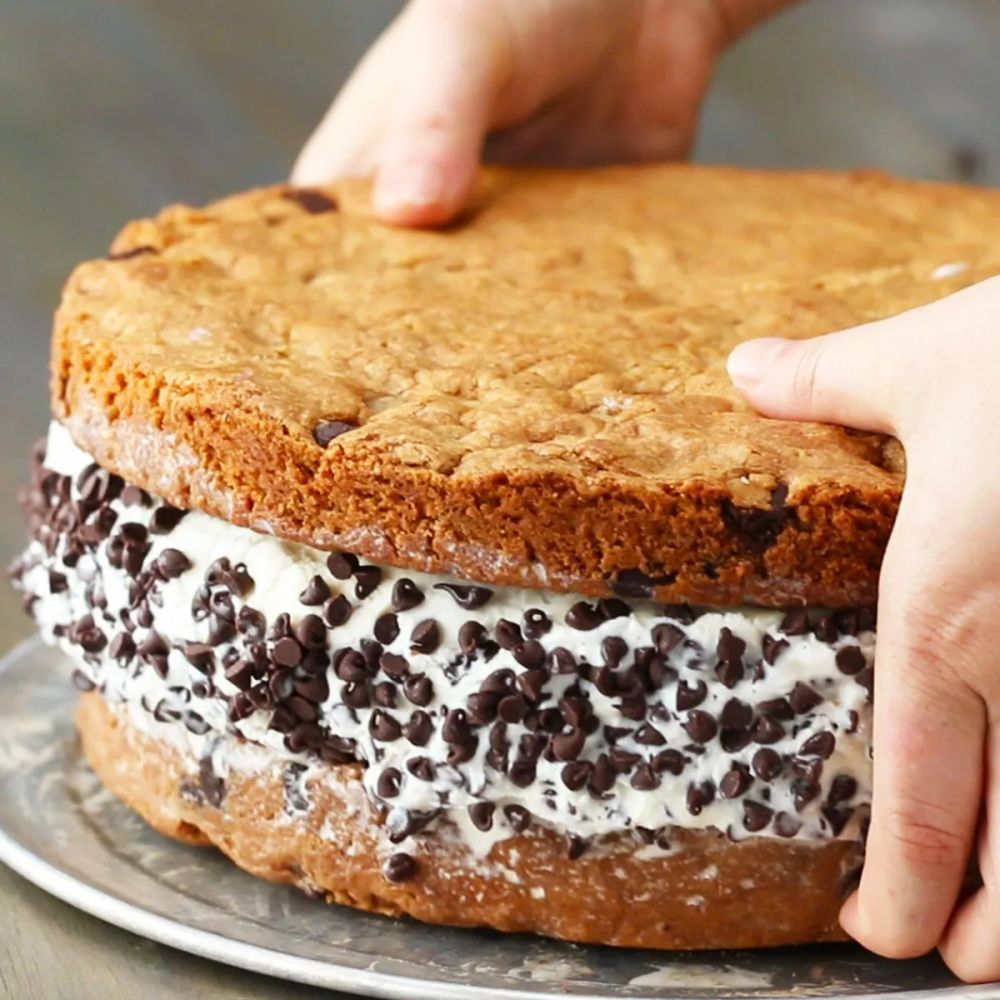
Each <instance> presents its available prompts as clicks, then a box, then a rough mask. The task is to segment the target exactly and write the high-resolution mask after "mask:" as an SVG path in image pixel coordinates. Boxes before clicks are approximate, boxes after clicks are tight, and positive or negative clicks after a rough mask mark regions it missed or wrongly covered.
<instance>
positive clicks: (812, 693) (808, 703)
mask: <svg viewBox="0 0 1000 1000" xmlns="http://www.w3.org/2000/svg"><path fill="white" fill-rule="evenodd" d="M822 701H823V696H822V695H821V694H820V693H819V692H818V691H817V690H816V689H815V688H814V687H811V686H810V685H809V684H806V683H804V682H803V681H798V682H796V684H795V687H793V688H792V693H791V694H790V695H789V696H788V704H789V705H791V707H792V711H793V712H794V713H795V714H796V715H805V714H806V713H807V712H811V711H812V710H813V709H814V708H815V707H816V706H817V705H819V704H821V703H822Z"/></svg>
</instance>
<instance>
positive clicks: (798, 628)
mask: <svg viewBox="0 0 1000 1000" xmlns="http://www.w3.org/2000/svg"><path fill="white" fill-rule="evenodd" d="M778 629H779V630H780V631H781V632H784V633H785V635H806V633H808V631H809V614H808V612H807V611H806V609H805V608H792V609H791V610H790V611H789V612H788V613H787V614H786V615H785V617H784V618H782V619H781V624H780V625H779V626H778Z"/></svg>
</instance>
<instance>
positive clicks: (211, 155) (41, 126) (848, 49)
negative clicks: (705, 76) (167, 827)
mask: <svg viewBox="0 0 1000 1000" xmlns="http://www.w3.org/2000/svg"><path fill="white" fill-rule="evenodd" d="M397 7H398V4H397V3H396V2H393V0H282V2H281V3H276V2H274V0H127V2H123V0H3V2H2V4H0V561H2V563H5V562H6V561H7V557H9V556H12V555H13V554H14V552H15V550H16V548H17V546H18V544H19V540H20V534H21V526H20V522H19V518H18V516H17V514H16V512H15V510H14V502H13V495H14V491H15V489H16V486H17V484H18V482H19V480H20V479H21V477H22V474H23V470H24V468H25V465H26V455H27V452H28V446H29V442H30V441H32V440H33V439H34V438H36V437H38V436H39V435H40V434H41V433H42V432H43V430H44V427H45V423H46V410H47V403H46V390H45V358H46V352H47V342H46V341H47V333H48V317H49V315H50V313H51V310H52V308H53V306H54V304H55V302H56V297H57V295H58V291H59V286H60V284H61V282H62V280H63V278H64V277H65V275H66V272H67V271H68V270H69V268H70V267H71V266H72V265H73V263H74V262H75V261H77V260H79V259H81V258H83V257H87V256H95V255H98V254H100V253H102V252H103V250H104V248H105V247H106V245H107V242H108V240H109V239H110V237H111V235H112V234H113V233H114V232H115V230H116V229H117V228H118V226H119V225H120V224H121V223H122V222H123V221H124V220H126V219H128V218H129V217H131V216H135V215H140V214H147V213H149V212H151V211H153V210H155V209H156V208H157V207H159V206H160V205H162V204H164V203H165V202H168V201H172V200H178V199H182V200H191V201H195V202H197V201H202V200H205V199H208V198H211V197H214V196H217V195H222V194H225V193H227V192H229V191H232V190H236V189H238V188H241V187H246V186H249V185H252V184H257V183H262V182H268V181H272V180H276V179H279V178H281V177H282V176H283V175H284V174H285V173H286V172H287V170H288V167H289V165H290V163H291V160H292V158H293V156H294V153H295V151H296V148H297V146H298V144H299V143H300V142H301V141H302V140H303V139H304V138H305V136H306V134H307V133H308V131H309V129H310V127H311V126H312V124H313V123H314V122H315V121H316V120H317V119H318V116H319V115H320V114H321V112H322V110H323V108H324V107H325V105H326V104H327V102H328V100H329V99H330V97H331V96H332V94H333V93H334V91H335V89H336V87H337V85H338V84H339V82H340V81H342V80H343V78H344V77H345V75H346V74H347V72H348V71H349V69H350V67H351V65H352V64H353V62H354V60H355V59H356V58H357V57H358V55H359V54H360V52H361V51H363V49H364V47H365V46H366V45H367V43H368V42H369V41H370V39H371V38H372V37H374V35H375V34H376V33H377V32H378V30H379V28H380V27H381V26H382V25H383V24H384V23H385V22H386V21H387V20H388V19H389V17H391V15H392V13H393V12H394V11H395V10H396V9H397ZM442 30H444V26H442ZM997 51H1000V0H947V2H945V0H812V2H810V3H808V4H806V5H804V6H803V7H801V8H800V9H797V10H795V11H793V12H791V13H789V14H785V15H783V16H782V17H780V18H778V19H777V20H775V21H774V22H773V23H771V24H770V25H769V26H767V27H766V28H764V29H762V30H760V31H759V32H757V33H756V34H754V35H753V36H752V37H750V38H749V39H747V40H746V41H745V42H743V43H742V44H741V45H739V46H738V47H737V48H736V49H734V50H733V51H732V52H731V53H730V54H729V55H728V56H727V58H726V59H725V61H724V63H723V65H722V67H721V70H720V72H719V76H718V80H717V84H716V87H715V89H714V91H713V94H712V97H711V99H710V101H709V103H708V107H707V111H706V116H705V121H704V126H703V132H702V138H701V141H700V143H699V148H698V157H699V158H700V159H704V160H716V161H729V162H738V163H744V164H752V165H761V166H815V165H818V166H830V167H851V166H858V165H874V166H880V167H883V168H886V169H889V170H894V171H899V172H902V173H906V174H912V175H916V176H926V177H954V178H962V179H966V180H972V181H980V182H983V183H994V184H995V183H1000V127H998V119H997V113H996V106H997V99H998V97H1000V60H998V59H997V57H996V53H997ZM28 631H29V625H28V622H27V620H26V619H24V618H22V616H21V613H20V609H19V606H18V603H17V600H16V598H15V596H14V595H13V594H12V593H11V592H10V590H9V589H8V588H6V587H5V586H2V585H0V650H2V649H4V648H7V647H8V646H10V645H12V644H13V643H14V641H15V640H17V639H19V638H21V637H22V636H24V635H27V634H28ZM0 898H2V903H0V998H3V1000H8V998H9V1000H35V998H44V1000H49V998H57V1000H62V998H67V1000H70V998H72V1000H89V998H92V997H93V998H102V1000H104V998H108V997H133V996H140V995H141V996H144V997H146V998H148V1000H159V998H161V997H173V996H187V997H190V998H192V1000H198V998H202V997H204V998H208V997H212V998H213V1000H231V998H233V1000H234V998H249V997H274V998H277V997H283V998H289V1000H293V998H294V1000H297V998H300V997H301V998H305V997H315V996H319V995H320V993H319V992H318V991H315V990H309V989H305V988H301V989H300V988H297V987H292V986H290V985H287V984H280V983H276V982H271V981H269V980H266V979H263V978H261V977H257V976H252V975H249V974H244V973H239V972H236V971H233V970H229V969H225V968H223V967H221V966H215V965H213V964H211V963H209V962H205V961H201V960H198V959H194V958H190V957H187V956H183V955H180V954H178V953H175V952H172V951H170V950H169V949H166V948H162V947H159V946H157V945H153V944H149V943H146V942H143V941H141V940H139V939H138V938H136V937H134V936H131V935H129V934H127V933H125V932H122V931H117V930H114V929H112V928H110V927H106V926H104V925H103V924H101V923H99V922H97V921H94V920H92V919H90V918H88V917H85V916H83V915H82V914H78V913H76V912H75V911H73V910H71V909H70V908H69V907H66V906H64V905H63V904H61V903H58V902H56V901H55V900H52V899H49V898H48V897H46V896H45V895H43V894H42V893H40V892H39V891H37V890H35V889H34V888H32V887H30V886H28V885H27V884H25V883H24V882H22V881H21V880H20V879H18V878H17V877H16V876H14V875H12V874H11V873H9V872H6V871H5V870H2V869H0ZM326 995H329V994H326Z"/></svg>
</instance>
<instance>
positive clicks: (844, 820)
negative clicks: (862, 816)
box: [822, 806, 854, 837]
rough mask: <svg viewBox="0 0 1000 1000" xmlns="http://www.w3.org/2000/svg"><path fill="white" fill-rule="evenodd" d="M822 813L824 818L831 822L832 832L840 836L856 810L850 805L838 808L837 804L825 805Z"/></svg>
mask: <svg viewBox="0 0 1000 1000" xmlns="http://www.w3.org/2000/svg"><path fill="white" fill-rule="evenodd" d="M822 813H823V818H824V819H825V820H826V821H827V823H829V824H830V832H831V833H832V834H833V835H834V836H835V837H839V836H840V835H841V834H842V833H843V832H844V827H845V826H847V824H848V823H849V822H850V820H851V817H852V816H853V815H854V810H853V809H851V808H850V807H848V808H846V809H838V808H836V807H835V806H823V809H822Z"/></svg>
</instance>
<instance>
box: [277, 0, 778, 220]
mask: <svg viewBox="0 0 1000 1000" xmlns="http://www.w3.org/2000/svg"><path fill="white" fill-rule="evenodd" d="M791 2H792V0H489V2H483V0H411V3H410V4H409V5H408V6H407V7H406V9H405V10H404V11H403V13H402V14H401V15H400V16H399V17H398V18H397V19H396V21H395V22H393V24H392V25H390V27H389V28H388V29H387V30H386V31H385V33H384V34H383V35H382V36H381V38H379V40H378V41H377V42H376V43H375V45H374V46H373V47H372V48H371V50H370V51H369V52H368V54H367V55H366V56H365V58H364V59H363V60H362V62H361V63H360V65H359V66H358V67H357V69H356V70H355V72H354V74H353V76H352V77H351V78H350V80H348V82H347V84H346V85H345V87H344V89H343V90H342V91H341V93H340V95H339V96H338V97H337V99H336V100H335V101H334V103H333V105H332V106H331V108H330V110H329V112H328V113H327V115H326V117H325V118H324V119H323V121H322V123H321V124H320V125H319V127H318V128H317V129H316V131H315V133H314V134H313V135H312V137H311V138H310V139H309V141H308V142H307V143H306V145H305V147H304V149H303V150H302V152H301V154H300V155H299V158H298V162H297V163H296V164H295V168H294V170H293V172H292V180H293V182H294V183H296V184H321V183H324V182H326V181H330V180H333V179H335V178H337V177H342V176H366V175H369V174H371V175H374V177H375V187H374V193H373V201H374V207H375V211H376V212H377V213H378V214H379V215H380V216H382V217H383V218H384V219H385V220H386V221H387V222H393V223H397V224H402V225H437V224H440V223H444V222H447V221H448V220H449V219H451V218H452V217H453V216H454V215H455V214H456V213H457V212H458V211H459V210H460V209H461V207H462V205H463V204H464V202H465V200H466V199H467V197H468V195H469V193H470V191H471V188H472V186H473V183H474V180H475V172H476V167H477V166H478V164H479V159H480V155H481V153H482V150H483V144H484V141H485V140H486V137H487V136H490V139H489V143H488V146H487V155H488V158H490V159H494V160H503V161H510V162H514V161H516V162H540V163H560V164H569V163H577V164H592V163H598V162H609V161H617V162H622V161H630V160H662V159H671V158H677V157H681V156H684V155H685V154H686V153H687V152H688V150H689V149H690V146H691V143H692V140H693V138H694V134H695V129H696V127H697V121H698V112H699V109H700V106H701V102H702V98H703V97H704V94H705V91H706V89H707V87H708V84H709V81H710V79H711V75H712V70H713V68H714V65H715V61H716V59H717V57H718V56H719V54H720V53H721V52H722V50H723V49H724V48H725V46H726V45H727V44H728V43H729V42H731V41H733V40H734V39H735V38H737V37H738V36H739V35H740V34H742V33H743V32H744V31H746V30H747V29H748V28H749V27H751V26H752V25H753V24H755V23H757V22H758V21H760V20H763V19H764V18H765V17H766V16H767V15H768V14H770V13H772V12H773V11H776V10H778V9H779V8H781V7H784V6H787V5H788V4H789V3H791Z"/></svg>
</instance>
